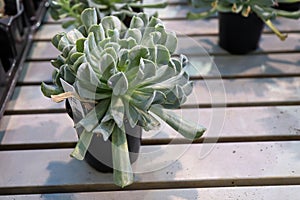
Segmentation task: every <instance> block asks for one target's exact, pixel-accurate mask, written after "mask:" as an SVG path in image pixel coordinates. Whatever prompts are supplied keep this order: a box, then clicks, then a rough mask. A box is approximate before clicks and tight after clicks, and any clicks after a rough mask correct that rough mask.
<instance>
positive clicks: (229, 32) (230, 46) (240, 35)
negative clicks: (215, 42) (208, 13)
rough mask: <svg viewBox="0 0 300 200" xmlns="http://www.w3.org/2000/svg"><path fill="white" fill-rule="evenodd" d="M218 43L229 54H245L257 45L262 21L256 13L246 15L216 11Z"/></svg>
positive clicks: (262, 25)
mask: <svg viewBox="0 0 300 200" xmlns="http://www.w3.org/2000/svg"><path fill="white" fill-rule="evenodd" d="M218 17H219V45H220V46H221V47H222V48H223V49H225V50H226V51H228V52H229V53H231V54H246V53H249V52H251V51H254V50H256V49H257V48H258V46H259V40H260V37H261V33H262V30H263V28H264V23H263V21H262V20H261V19H260V18H259V17H257V15H256V14H254V13H250V15H249V16H248V17H243V16H242V15H241V14H235V13H222V12H219V13H218Z"/></svg>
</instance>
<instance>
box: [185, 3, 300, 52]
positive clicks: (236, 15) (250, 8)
mask: <svg viewBox="0 0 300 200" xmlns="http://www.w3.org/2000/svg"><path fill="white" fill-rule="evenodd" d="M296 1H298V0H278V1H277V2H280V3H292V2H296ZM191 2H192V5H193V6H195V7H210V8H208V10H207V11H205V12H202V13H188V15H187V17H188V19H201V18H206V17H209V16H212V15H214V14H215V13H216V12H218V17H219V45H220V46H221V47H222V48H224V49H225V50H227V51H228V52H230V53H232V54H245V53H248V52H250V51H253V50H255V49H257V48H258V44H259V39H260V36H261V33H262V30H263V27H264V23H265V24H266V25H267V26H268V27H269V28H270V29H271V30H272V31H273V32H274V33H275V34H276V35H277V36H278V37H279V38H280V39H281V40H285V39H286V37H287V35H286V34H282V33H280V31H279V30H278V29H277V28H276V27H275V26H274V24H273V23H272V22H271V20H272V19H275V18H276V17H277V16H278V17H287V18H292V19H298V18H299V17H300V12H299V11H296V12H288V11H283V10H278V9H275V8H273V6H274V1H273V0H260V1H256V0H233V1H232V0H205V1H204V0H192V1H191Z"/></svg>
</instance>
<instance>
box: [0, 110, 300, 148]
mask: <svg viewBox="0 0 300 200" xmlns="http://www.w3.org/2000/svg"><path fill="white" fill-rule="evenodd" d="M173 112H174V113H175V114H176V115H178V116H182V118H184V119H185V120H188V121H193V122H195V123H199V124H202V125H203V126H205V127H206V128H207V132H206V133H205V134H204V136H203V137H202V138H201V139H203V140H204V142H207V141H214V140H215V139H218V141H221V142H222V141H232V142H236V141H249V140H250V141H260V140H272V141H274V140H291V139H299V138H300V125H299V124H300V117H299V113H300V106H279V107H255V108H253V107H250V108H247V107H245V108H226V109H221V108H215V109H197V110H196V109H183V110H175V111H173ZM72 127H73V122H72V120H71V119H70V118H69V117H68V116H67V114H64V113H63V114H36V115H6V116H4V117H3V119H2V120H1V122H0V148H1V146H2V147H3V146H5V147H8V146H12V145H14V146H20V147H22V146H24V145H27V146H28V144H32V146H31V148H36V147H35V146H34V145H39V144H52V145H55V144H56V143H60V144H64V143H70V142H73V143H75V142H76V141H77V136H76V133H75V130H74V129H73V128H72ZM169 142H176V143H180V142H188V141H187V140H184V138H183V137H182V136H181V135H180V134H178V133H177V132H176V131H174V130H173V129H171V128H170V127H169V126H168V125H165V124H164V123H162V125H161V128H160V129H158V130H154V131H149V132H144V133H143V143H151V144H155V143H169ZM38 147H42V146H41V145H39V146H38Z"/></svg>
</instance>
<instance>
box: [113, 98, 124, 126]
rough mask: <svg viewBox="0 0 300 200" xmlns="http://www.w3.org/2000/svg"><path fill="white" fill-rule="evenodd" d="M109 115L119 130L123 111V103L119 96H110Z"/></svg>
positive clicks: (121, 124)
mask: <svg viewBox="0 0 300 200" xmlns="http://www.w3.org/2000/svg"><path fill="white" fill-rule="evenodd" d="M110 114H111V116H112V117H113V119H114V120H115V122H116V124H117V125H118V127H119V128H121V127H122V126H123V120H124V114H125V109H124V103H123V101H122V99H121V98H120V97H119V96H115V95H112V97H111V104H110Z"/></svg>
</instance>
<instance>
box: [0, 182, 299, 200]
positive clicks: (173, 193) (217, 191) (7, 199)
mask: <svg viewBox="0 0 300 200" xmlns="http://www.w3.org/2000/svg"><path fill="white" fill-rule="evenodd" d="M120 196H122V199H130V200H142V199H143V200H161V199H167V200H183V199H186V200H191V199H198V200H224V199H243V200H253V199H272V200H282V199H289V200H298V198H299V196H300V186H299V185H296V186H262V187H226V188H222V187H220V188H194V189H167V190H142V191H119V192H115V191H113V192H89V193H88V192H86V193H67V194H63V193H60V194H37V195H10V196H1V197H0V199H1V200H11V199H14V200H27V199H30V200H52V199H55V200H75V199H93V200H96V199H111V200H112V199H119V198H120Z"/></svg>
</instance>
